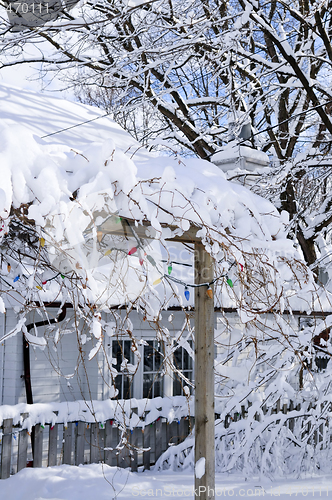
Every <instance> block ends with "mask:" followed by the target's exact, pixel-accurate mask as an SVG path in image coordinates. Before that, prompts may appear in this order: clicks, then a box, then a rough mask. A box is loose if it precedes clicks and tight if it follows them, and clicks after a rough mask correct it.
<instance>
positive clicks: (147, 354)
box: [144, 340, 153, 372]
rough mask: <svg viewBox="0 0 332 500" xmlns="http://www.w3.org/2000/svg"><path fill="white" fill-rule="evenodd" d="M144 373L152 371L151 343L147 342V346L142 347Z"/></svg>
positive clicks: (150, 341)
mask: <svg viewBox="0 0 332 500" xmlns="http://www.w3.org/2000/svg"><path fill="white" fill-rule="evenodd" d="M144 371H145V372H152V371H153V341H152V340H149V342H148V345H145V346H144Z"/></svg>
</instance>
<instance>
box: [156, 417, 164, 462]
mask: <svg viewBox="0 0 332 500" xmlns="http://www.w3.org/2000/svg"><path fill="white" fill-rule="evenodd" d="M162 425H163V423H162V420H161V418H160V417H159V418H158V419H157V420H156V422H155V461H156V462H157V460H158V458H159V457H160V455H161V454H162V446H163V437H162Z"/></svg>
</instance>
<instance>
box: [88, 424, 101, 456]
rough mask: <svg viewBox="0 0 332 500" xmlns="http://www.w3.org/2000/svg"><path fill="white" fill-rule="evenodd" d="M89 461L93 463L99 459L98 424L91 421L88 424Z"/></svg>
mask: <svg viewBox="0 0 332 500" xmlns="http://www.w3.org/2000/svg"><path fill="white" fill-rule="evenodd" d="M90 429H91V430H90V463H91V464H95V463H97V462H98V461H99V456H100V454H99V443H98V440H99V439H98V438H99V425H98V424H96V423H93V424H91V425H90Z"/></svg>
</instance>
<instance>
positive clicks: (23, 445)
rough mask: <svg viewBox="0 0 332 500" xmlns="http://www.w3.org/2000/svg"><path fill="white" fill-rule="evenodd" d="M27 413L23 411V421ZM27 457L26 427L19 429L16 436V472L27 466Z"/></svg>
mask: <svg viewBox="0 0 332 500" xmlns="http://www.w3.org/2000/svg"><path fill="white" fill-rule="evenodd" d="M28 416H29V413H23V414H22V418H23V421H24V420H25V419H27V418H28ZM27 459H28V431H27V429H21V431H20V433H19V436H18V456H17V472H19V471H20V470H22V469H24V468H25V467H26V466H27Z"/></svg>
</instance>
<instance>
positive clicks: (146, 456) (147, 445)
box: [142, 424, 154, 470]
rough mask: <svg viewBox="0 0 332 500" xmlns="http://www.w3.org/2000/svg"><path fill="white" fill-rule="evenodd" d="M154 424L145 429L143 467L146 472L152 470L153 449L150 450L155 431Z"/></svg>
mask: <svg viewBox="0 0 332 500" xmlns="http://www.w3.org/2000/svg"><path fill="white" fill-rule="evenodd" d="M153 426H154V424H148V425H146V426H145V427H143V429H142V431H143V448H144V449H145V451H144V452H143V465H144V470H150V463H151V449H150V441H151V439H150V437H151V431H152V429H153Z"/></svg>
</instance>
